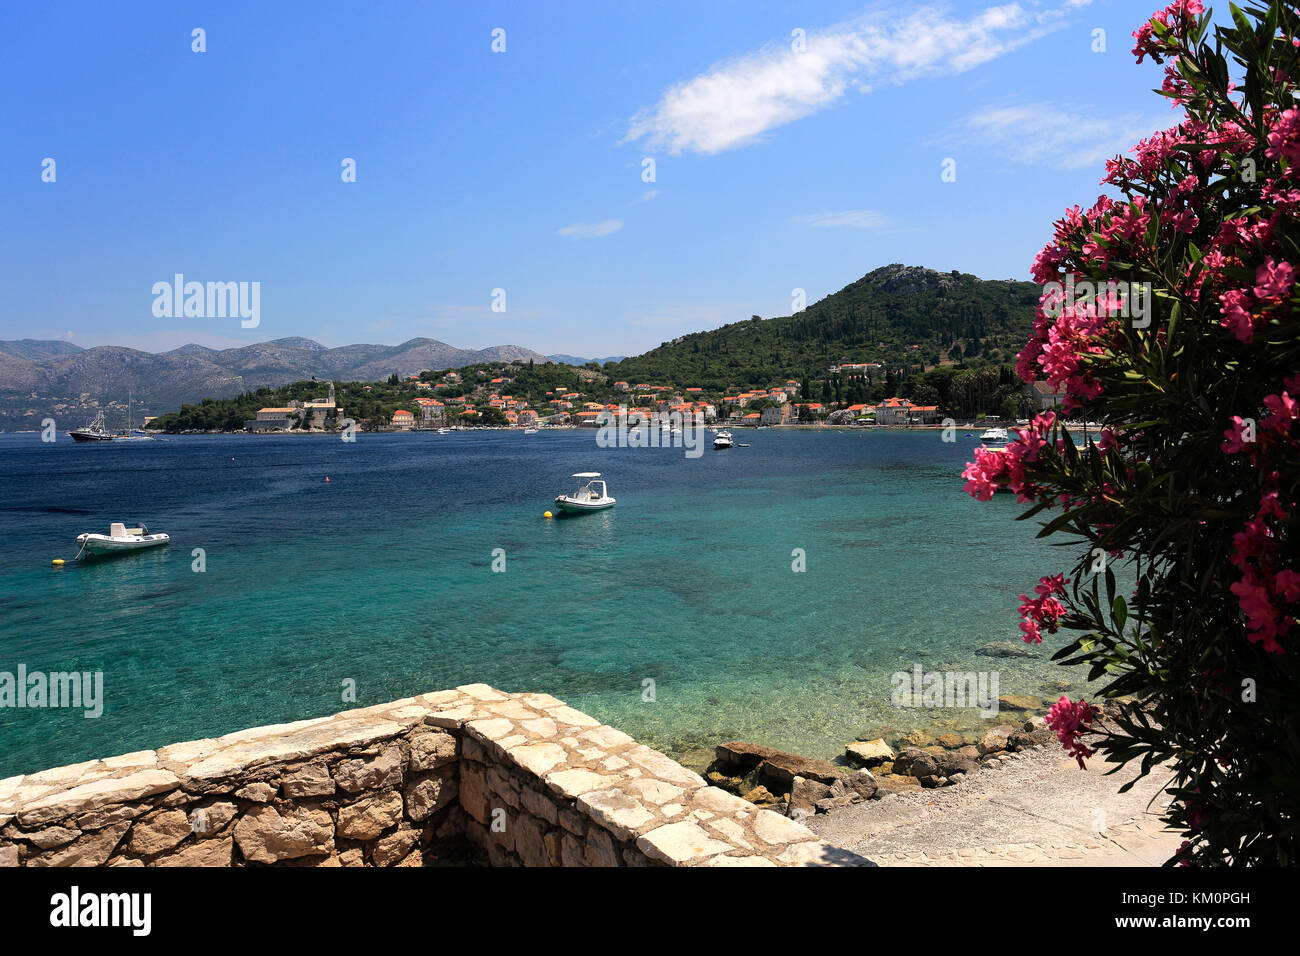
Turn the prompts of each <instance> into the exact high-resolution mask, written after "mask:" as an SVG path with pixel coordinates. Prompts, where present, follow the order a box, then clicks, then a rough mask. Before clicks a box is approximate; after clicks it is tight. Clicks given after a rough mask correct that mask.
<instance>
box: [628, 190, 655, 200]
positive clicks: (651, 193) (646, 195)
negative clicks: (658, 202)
mask: <svg viewBox="0 0 1300 956" xmlns="http://www.w3.org/2000/svg"><path fill="white" fill-rule="evenodd" d="M658 195H659V190H657V189H647V190H646V191H645V192H643V193H642V194H641V198H640V199H635V200H633V202H649V201H650V200H652V199H654V198H655V197H656V196H658Z"/></svg>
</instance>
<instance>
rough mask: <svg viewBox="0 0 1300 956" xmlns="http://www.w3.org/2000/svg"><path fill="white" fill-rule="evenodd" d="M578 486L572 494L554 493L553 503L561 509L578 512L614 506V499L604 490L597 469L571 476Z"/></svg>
mask: <svg viewBox="0 0 1300 956" xmlns="http://www.w3.org/2000/svg"><path fill="white" fill-rule="evenodd" d="M573 477H574V478H577V479H578V488H577V490H576V491H574V492H573V493H572V494H567V495H556V496H555V504H556V506H557V507H558V508H559V509H560V510H561V511H567V512H569V513H570V514H579V513H582V512H585V511H603V510H604V509H606V508H612V507H613V506H614V499H613V498H611V497H610V496H609V494H608V493H607V492H606V490H605V482H604V481H603V480H602V479H601V477H600V472H598V471H580V472H578V473H577V474H576V475H574V476H573Z"/></svg>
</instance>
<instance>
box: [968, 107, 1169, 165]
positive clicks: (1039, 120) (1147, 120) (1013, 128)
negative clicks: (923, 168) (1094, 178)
mask: <svg viewBox="0 0 1300 956" xmlns="http://www.w3.org/2000/svg"><path fill="white" fill-rule="evenodd" d="M1168 125H1169V120H1168V117H1164V118H1163V119H1162V118H1161V117H1159V116H1156V115H1154V114H1151V115H1142V114H1139V113H1123V114H1114V113H1097V112H1095V111H1092V110H1089V109H1086V108H1079V107H1062V106H1057V105H1055V104H1053V103H1020V104H1012V105H1006V106H995V107H990V108H988V109H985V110H981V111H980V112H978V113H975V114H973V115H971V116H969V117H967V118H966V120H965V121H964V122H963V123H962V126H961V128H960V129H959V131H958V132H957V133H956V134H955V135H954V136H953V137H950V138H949V139H947V140H946V141H947V142H953V143H973V144H978V145H980V146H982V147H986V148H991V149H993V150H995V151H997V152H999V153H1001V154H1002V155H1003V156H1004V157H1005V159H1006V160H1007V161H1008V162H1014V163H1020V164H1023V165H1030V166H1046V167H1048V168H1051V169H1086V168H1088V167H1090V166H1091V167H1098V168H1100V166H1101V164H1102V163H1103V162H1104V161H1105V160H1107V159H1109V158H1111V157H1112V156H1114V155H1116V154H1117V153H1127V152H1128V151H1129V150H1130V149H1131V148H1132V147H1133V146H1134V145H1135V144H1136V143H1137V142H1138V140H1140V139H1143V138H1145V137H1147V136H1150V135H1151V133H1152V132H1154V131H1155V130H1157V129H1160V128H1162V127H1163V126H1168Z"/></svg>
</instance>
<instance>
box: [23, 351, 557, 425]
mask: <svg viewBox="0 0 1300 956" xmlns="http://www.w3.org/2000/svg"><path fill="white" fill-rule="evenodd" d="M515 359H520V360H523V361H527V360H529V359H532V360H533V361H536V362H546V361H548V359H547V357H546V356H545V355H542V354H540V353H538V352H534V351H532V350H530V349H525V348H520V347H519V346H517V345H498V346H493V347H491V348H486V349H458V348H455V347H454V346H451V345H448V344H447V343H445V342H439V341H437V340H435V339H426V338H418V339H411V340H410V341H408V342H403V343H402V344H400V345H344V346H340V347H339V348H327V347H325V346H324V345H321V344H320V343H319V342H316V341H314V340H312V339H307V338H301V337H297V336H294V337H290V338H283V339H276V340H275V341H273V342H258V343H256V344H254V345H245V346H241V347H239V348H231V349H212V348H207V347H206V346H202V345H193V344H190V345H183V346H181V347H180V348H177V349H173V350H172V351H170V352H164V353H161V354H155V353H152V352H143V351H140V350H138V349H128V348H121V347H119V346H98V347H96V348H91V349H82V348H79V347H77V346H75V345H71V344H70V343H66V342H37V341H34V340H30V339H22V340H19V341H16V342H0V428H6V429H9V428H19V427H27V428H31V427H36V426H38V425H39V423H40V421H41V419H42V418H45V417H47V416H53V417H54V418H55V419H56V421H59V422H60V427H62V426H63V423H64V422H65V421H66V422H68V423H70V424H80V423H81V420H82V419H85V418H89V417H90V416H91V415H93V414H94V410H95V409H97V408H100V407H105V408H116V407H117V406H119V405H120V406H122V407H123V408H125V404H126V401H127V397H128V395H129V394H133V396H134V400H135V414H136V417H137V420H138V419H139V417H140V416H141V415H143V414H150V415H155V414H160V413H162V412H166V411H172V410H174V409H177V408H179V407H180V406H181V405H182V404H183V403H186V402H197V401H200V400H201V399H204V398H231V397H233V396H235V395H238V394H240V393H241V392H246V391H249V390H251V389H255V388H260V387H262V386H264V385H269V386H278V385H286V384H288V383H290V382H296V381H301V380H302V379H309V378H312V377H315V378H318V379H336V380H339V381H378V380H380V379H384V378H387V377H388V376H389V375H392V374H393V373H394V372H395V373H397V374H398V375H401V376H403V377H405V376H407V375H413V374H415V373H416V372H420V371H423V370H424V369H440V368H459V367H461V366H465V365H473V364H476V363H479V362H497V361H506V362H509V361H513V360H515ZM110 418H111V416H110Z"/></svg>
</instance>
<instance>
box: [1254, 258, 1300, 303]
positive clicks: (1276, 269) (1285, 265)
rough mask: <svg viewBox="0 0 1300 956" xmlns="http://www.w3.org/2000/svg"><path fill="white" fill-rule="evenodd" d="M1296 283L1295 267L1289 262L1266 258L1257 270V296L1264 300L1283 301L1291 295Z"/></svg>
mask: <svg viewBox="0 0 1300 956" xmlns="http://www.w3.org/2000/svg"><path fill="white" fill-rule="evenodd" d="M1294 284H1295V269H1293V268H1292V267H1291V264H1290V263H1289V262H1274V261H1273V257H1272V256H1270V257H1269V258H1267V259H1265V260H1264V262H1263V264H1262V265H1260V267H1259V268H1258V269H1257V270H1256V271H1255V297H1256V298H1257V299H1259V300H1261V301H1263V302H1281V301H1282V300H1283V299H1286V298H1288V297H1289V296H1290V295H1291V286H1292V285H1294Z"/></svg>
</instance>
